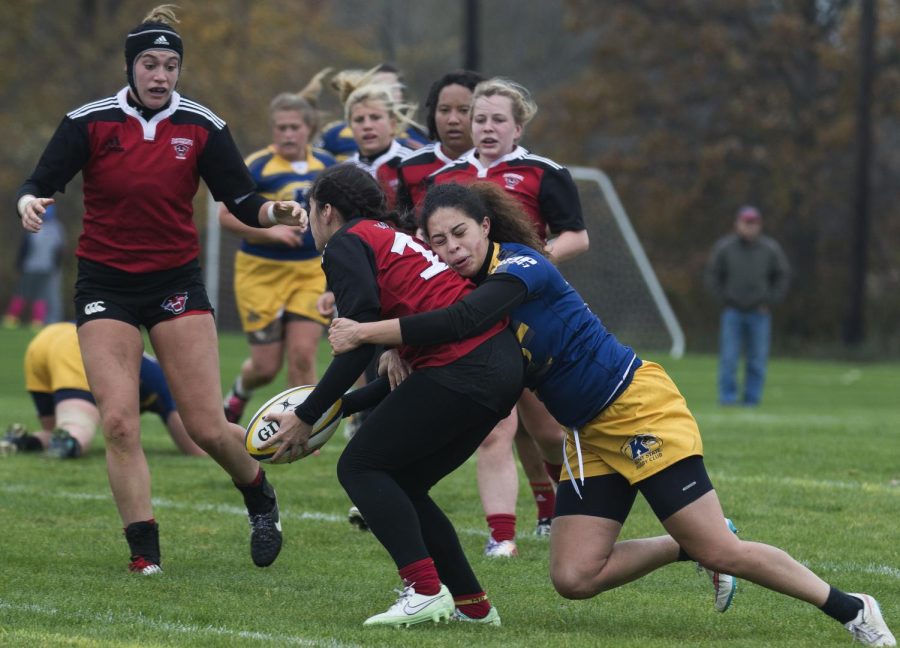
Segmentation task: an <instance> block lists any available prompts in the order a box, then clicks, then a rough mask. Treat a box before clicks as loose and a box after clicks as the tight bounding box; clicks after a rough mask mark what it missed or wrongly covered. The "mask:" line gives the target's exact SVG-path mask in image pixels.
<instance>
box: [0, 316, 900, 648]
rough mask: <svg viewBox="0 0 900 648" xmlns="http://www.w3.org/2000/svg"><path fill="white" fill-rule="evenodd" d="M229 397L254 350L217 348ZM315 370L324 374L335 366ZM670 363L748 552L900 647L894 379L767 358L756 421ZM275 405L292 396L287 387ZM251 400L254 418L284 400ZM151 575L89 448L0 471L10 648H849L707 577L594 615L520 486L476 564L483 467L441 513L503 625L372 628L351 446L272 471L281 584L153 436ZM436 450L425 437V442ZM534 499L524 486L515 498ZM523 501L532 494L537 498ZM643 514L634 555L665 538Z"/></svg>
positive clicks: (213, 496) (447, 499)
mask: <svg viewBox="0 0 900 648" xmlns="http://www.w3.org/2000/svg"><path fill="white" fill-rule="evenodd" d="M28 339H29V334H28V332H27V331H0V357H2V358H3V360H4V369H5V370H4V371H3V372H2V374H0V412H2V416H0V424H2V425H3V426H4V427H5V424H6V423H9V422H12V421H21V422H26V423H28V424H29V425H32V426H33V425H34V415H33V411H32V405H31V402H30V399H29V398H28V397H27V395H26V394H25V392H24V390H23V387H22V375H21V372H22V370H21V357H22V353H23V351H24V348H25V345H26V344H27V341H28ZM221 347H222V365H223V374H224V381H227V380H229V379H230V378H231V376H233V375H234V373H233V372H234V371H236V369H237V367H238V364H239V363H240V361H241V359H242V357H243V355H244V352H245V347H244V343H243V341H242V339H241V338H240V337H238V336H230V335H229V336H223V338H222V340H221ZM322 359H323V361H324V362H327V351H326V350H325V349H323V353H322ZM654 359H657V360H661V361H662V362H663V364H664V365H665V366H666V367H667V369H668V370H669V372H670V373H671V374H672V375H673V377H674V378H675V380H676V382H677V383H678V384H679V386H680V387H681V389H682V391H683V392H684V393H685V395H686V397H687V399H688V403H689V404H690V405H691V407H692V409H693V411H694V413H695V415H696V416H697V418H698V420H699V422H700V425H701V429H702V430H703V434H704V442H705V453H706V463H707V467H708V468H709V470H710V472H711V475H712V478H713V482H714V483H715V484H716V486H717V489H718V491H719V495H720V498H721V500H722V503H723V505H724V507H725V510H726V512H727V513H728V515H730V516H731V517H732V518H733V519H734V520H735V523H736V524H737V525H738V527H739V529H740V530H741V535H742V537H744V538H747V539H753V540H762V541H767V542H770V543H772V544H776V545H778V546H780V547H783V548H785V549H786V550H788V551H789V552H790V553H791V554H792V555H794V556H795V557H796V558H798V559H799V560H801V561H802V562H804V563H805V564H806V565H808V566H809V567H810V568H812V569H813V570H814V571H816V572H818V573H819V574H820V575H821V576H823V577H824V578H825V579H826V580H827V581H829V582H831V583H833V584H834V585H835V586H837V587H839V588H841V589H844V590H845V591H851V592H855V591H864V592H868V593H870V594H872V595H874V596H876V597H877V598H878V599H879V601H880V602H881V605H882V609H883V612H884V616H885V618H886V619H887V620H888V623H889V624H891V625H892V626H893V627H892V629H893V630H894V632H895V634H896V633H897V631H898V630H900V406H898V400H900V365H896V364H893V365H864V366H855V365H847V364H836V363H826V362H805V361H796V360H775V361H773V362H772V364H771V367H770V378H769V384H768V388H767V391H766V400H765V403H764V405H763V406H761V407H759V408H757V409H752V410H751V409H741V408H736V409H722V408H719V407H717V406H716V404H715V389H714V383H715V377H714V373H715V358H713V357H710V356H706V357H701V356H696V357H687V358H685V359H682V360H678V361H673V360H668V359H667V358H665V357H654ZM277 389H281V383H279V384H278V386H277ZM265 391H266V393H265V394H264V393H259V395H258V397H257V399H255V401H254V404H253V405H257V404H260V403H261V402H262V401H263V400H264V397H266V395H271V393H274V392H275V391H276V387H275V386H273V387H272V389H271V390H265ZM144 423H145V427H144V441H145V447H146V448H147V455H148V460H149V462H150V466H151V471H152V474H153V494H154V502H155V511H156V517H157V519H158V520H159V523H160V527H161V530H162V551H163V567H164V569H165V573H164V574H163V575H162V576H160V577H154V578H142V577H136V576H132V575H130V574H128V573H127V571H126V563H127V559H128V555H127V548H126V545H125V542H124V539H123V537H122V533H121V528H120V523H119V519H118V516H117V514H116V510H115V506H114V504H113V502H112V498H111V496H110V492H109V486H108V484H107V480H106V471H105V464H104V457H103V451H102V441H101V440H98V442H97V443H96V445H95V446H94V448H93V449H92V451H91V452H90V454H89V456H88V457H86V458H85V459H83V460H79V461H73V462H58V461H51V460H45V459H41V458H36V457H33V456H21V455H19V456H13V457H9V458H6V459H0V646H141V647H147V646H257V645H258V646H282V645H284V646H290V645H299V646H415V647H429V646H466V647H468V648H471V647H475V646H540V647H547V646H641V647H642V648H644V647H654V646H673V645H681V646H720V645H727V646H729V647H732V646H811V647H813V646H814V647H816V648H820V647H822V646H842V645H848V644H849V643H850V637H849V634H848V633H847V632H846V631H845V630H844V629H843V628H841V627H840V626H839V625H838V624H837V623H835V622H833V621H831V620H830V619H828V618H827V617H825V615H823V614H822V613H821V612H819V611H817V610H815V609H813V608H812V607H811V606H809V605H806V604H803V603H799V602H797V601H794V600H791V599H788V598H785V597H783V596H780V595H776V594H773V593H771V592H768V591H766V590H764V589H762V588H760V587H757V586H755V585H752V584H750V583H747V582H741V583H740V586H739V589H738V593H737V596H736V598H735V602H734V605H733V607H732V609H731V610H730V611H729V612H728V613H727V614H724V615H721V614H718V613H716V612H715V611H714V609H713V607H712V593H711V588H710V586H709V584H708V580H707V579H706V577H705V576H702V577H701V576H699V575H697V574H696V573H695V571H694V569H693V566H692V565H691V564H687V563H681V564H676V565H673V566H670V567H667V568H665V569H662V570H659V571H657V572H655V573H653V574H651V575H649V576H648V577H646V578H644V579H642V580H640V581H639V582H636V583H632V584H629V585H626V586H624V587H621V588H619V589H617V590H615V591H612V592H609V593H606V594H603V595H601V596H599V597H597V598H595V599H593V600H589V601H566V600H563V599H561V598H559V597H558V596H557V595H556V594H555V593H554V591H553V589H552V587H551V585H550V583H549V580H548V577H547V553H548V548H547V542H546V540H539V539H537V538H533V537H530V535H529V534H530V532H531V531H532V529H533V524H534V518H535V510H534V505H533V503H532V501H531V498H530V494H529V493H528V492H527V491H526V489H523V491H522V496H521V497H520V501H519V509H518V515H519V520H520V533H522V536H521V537H520V539H519V549H520V553H521V556H520V557H519V558H518V559H513V560H509V561H490V560H488V559H486V558H484V557H483V556H482V555H481V549H482V546H483V544H484V541H485V538H486V532H485V524H484V520H483V516H482V514H481V510H480V505H479V502H478V497H477V492H476V488H475V466H474V463H473V462H472V461H470V462H469V463H467V464H466V465H465V466H463V467H462V468H461V469H460V470H459V471H457V472H456V473H455V474H453V475H451V476H450V477H449V478H448V479H446V480H445V481H444V482H442V483H441V484H440V485H439V486H438V487H437V488H436V490H435V497H436V499H437V500H438V501H439V502H440V503H441V504H442V505H443V506H444V507H445V509H446V510H447V511H448V513H449V514H450V516H451V518H452V519H453V521H454V522H455V524H456V526H457V528H458V530H459V531H460V536H461V538H462V540H463V543H464V545H465V547H466V549H467V552H468V554H469V556H470V558H471V560H472V563H473V565H474V567H475V570H476V572H477V573H478V574H479V576H480V578H481V581H482V583H483V585H484V586H485V588H486V589H487V591H488V593H489V594H490V595H491V598H492V600H493V602H494V603H495V605H496V606H497V608H498V609H499V611H500V613H501V616H502V619H503V627H502V628H490V627H478V626H475V627H473V626H469V625H463V624H458V623H457V624H452V625H446V624H444V625H441V626H432V625H428V626H424V625H423V626H418V627H415V628H412V629H409V630H404V631H396V630H385V629H381V630H371V629H364V628H362V626H361V623H362V621H363V620H364V619H365V618H366V617H367V616H369V615H370V614H374V613H376V612H381V611H383V610H384V609H386V608H387V607H388V605H389V604H391V603H392V602H393V600H394V597H395V595H394V593H393V592H392V588H394V587H397V586H398V585H399V583H398V578H397V575H396V572H395V570H394V566H393V564H392V563H391V562H390V560H389V559H388V556H387V554H386V552H385V551H384V550H383V549H382V548H381V547H380V545H379V544H378V543H377V542H376V541H375V540H374V538H372V536H371V535H370V534H365V533H360V532H358V531H355V530H353V529H351V528H350V527H349V525H348V524H347V523H346V520H345V514H346V511H347V508H348V506H349V501H348V500H347V497H346V495H345V494H344V492H343V490H342V489H341V488H340V486H339V485H338V483H337V480H336V478H335V476H334V466H335V462H336V460H337V457H338V456H339V454H340V452H341V449H342V446H343V443H344V441H343V437H342V435H341V434H340V433H338V434H337V435H336V436H335V437H334V439H333V440H332V442H331V443H330V444H329V445H326V446H325V447H324V448H323V451H322V455H321V456H320V457H311V458H308V459H304V460H303V461H301V462H299V463H296V464H293V465H290V466H274V467H272V468H270V469H269V476H270V478H271V481H272V482H273V484H274V485H275V486H276V488H277V489H278V492H279V497H280V503H281V508H282V515H283V517H282V520H283V525H284V530H285V545H284V549H283V551H282V554H281V556H280V558H279V559H278V561H277V562H276V563H275V564H274V565H273V566H272V567H270V568H268V569H257V568H255V567H253V565H252V563H251V562H250V557H249V548H248V527H247V522H246V518H245V516H244V510H243V507H242V504H241V500H240V497H239V495H238V493H237V491H236V490H235V489H234V488H232V487H231V486H230V484H229V482H228V479H227V477H226V476H225V474H224V473H223V472H222V471H221V469H219V468H218V467H217V466H216V465H215V464H214V463H213V462H212V461H210V460H207V459H196V458H188V457H183V456H180V455H179V454H177V452H176V451H175V450H174V447H173V445H172V444H171V442H170V441H169V439H168V437H167V436H166V434H165V432H164V430H163V428H162V427H161V425H160V424H159V422H158V420H156V419H154V418H151V417H149V416H147V417H144ZM422 433H427V430H422ZM523 484H525V482H524V480H523ZM526 486H527V484H526ZM660 531H661V527H660V525H659V523H658V522H657V521H656V520H655V518H653V517H652V515H651V514H650V512H649V509H648V508H647V507H646V505H645V504H644V503H643V501H642V500H640V498H639V500H638V503H637V504H636V506H635V510H634V512H633V514H632V516H631V517H630V518H629V520H628V523H627V524H626V526H625V530H624V536H625V537H640V536H644V535H655V534H659V533H660Z"/></svg>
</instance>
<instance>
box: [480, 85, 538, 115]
mask: <svg viewBox="0 0 900 648" xmlns="http://www.w3.org/2000/svg"><path fill="white" fill-rule="evenodd" d="M493 96H500V97H506V98H507V99H509V100H510V103H511V104H512V115H513V119H515V121H516V124H517V125H519V126H522V127H523V128H524V127H525V126H527V125H528V122H530V121H531V120H532V119H534V116H535V115H536V114H537V111H538V107H537V104H536V103H535V102H534V99H532V98H531V93H530V92H528V89H527V88H526V87H525V86H523V85H520V84H518V83H516V82H515V81H511V80H509V79H503V78H500V77H494V78H493V79H488V80H487V81H482V82H481V83H479V84H478V85H477V86H475V90H474V91H473V92H472V107H473V108H474V106H475V102H476V101H478V100H479V99H481V98H482V97H493Z"/></svg>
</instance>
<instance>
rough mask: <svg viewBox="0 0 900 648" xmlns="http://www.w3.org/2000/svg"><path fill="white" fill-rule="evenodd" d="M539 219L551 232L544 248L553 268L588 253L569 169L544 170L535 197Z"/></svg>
mask: <svg viewBox="0 0 900 648" xmlns="http://www.w3.org/2000/svg"><path fill="white" fill-rule="evenodd" d="M538 204H539V205H540V209H541V215H542V216H543V217H544V220H546V221H547V225H548V227H549V228H550V232H551V237H552V238H551V239H550V240H549V241H548V242H547V245H546V246H545V247H544V251H545V252H546V253H547V254H549V255H550V260H551V261H553V263H555V264H559V263H562V262H563V261H568V260H569V259H573V258H575V257H577V256H579V255H580V254H584V253H585V252H587V250H588V247H589V246H590V240H589V238H588V233H587V229H585V226H584V216H583V214H582V211H581V200H580V199H579V197H578V188H577V187H576V186H575V181H574V180H572V176H571V174H570V173H569V171H568V169H565V168H559V169H557V168H551V169H547V170H546V171H545V172H544V173H543V174H542V176H541V187H540V190H539V194H538Z"/></svg>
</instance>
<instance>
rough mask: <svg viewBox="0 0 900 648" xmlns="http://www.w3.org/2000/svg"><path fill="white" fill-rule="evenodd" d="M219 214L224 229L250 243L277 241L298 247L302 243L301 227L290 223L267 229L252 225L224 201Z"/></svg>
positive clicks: (220, 204)
mask: <svg viewBox="0 0 900 648" xmlns="http://www.w3.org/2000/svg"><path fill="white" fill-rule="evenodd" d="M218 215H219V224H220V225H221V226H222V229H224V230H227V231H229V232H231V233H232V234H235V235H237V236H239V237H241V238H242V239H245V240H247V241H249V242H250V243H262V244H273V243H277V244H281V245H287V246H289V247H298V246H299V245H300V243H301V240H300V237H299V236H298V235H297V234H298V231H300V228H297V227H289V226H288V225H273V226H272V227H269V228H266V229H261V228H259V227H251V226H249V225H246V224H244V223H243V222H241V220H240V219H239V218H238V217H237V216H235V215H234V214H232V213H231V212H230V211H228V208H227V207H226V206H225V205H224V204H223V203H219V214H218Z"/></svg>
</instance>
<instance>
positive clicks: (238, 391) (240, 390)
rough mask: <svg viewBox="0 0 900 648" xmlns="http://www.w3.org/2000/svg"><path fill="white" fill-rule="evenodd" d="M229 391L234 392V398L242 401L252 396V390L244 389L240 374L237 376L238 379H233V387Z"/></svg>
mask: <svg viewBox="0 0 900 648" xmlns="http://www.w3.org/2000/svg"><path fill="white" fill-rule="evenodd" d="M231 389H232V390H233V391H234V394H235V396H237V397H238V398H241V399H243V400H250V397H251V396H253V390H252V389H244V381H243V380H242V379H241V374H238V377H237V378H235V379H234V386H233V387H232V388H231Z"/></svg>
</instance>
